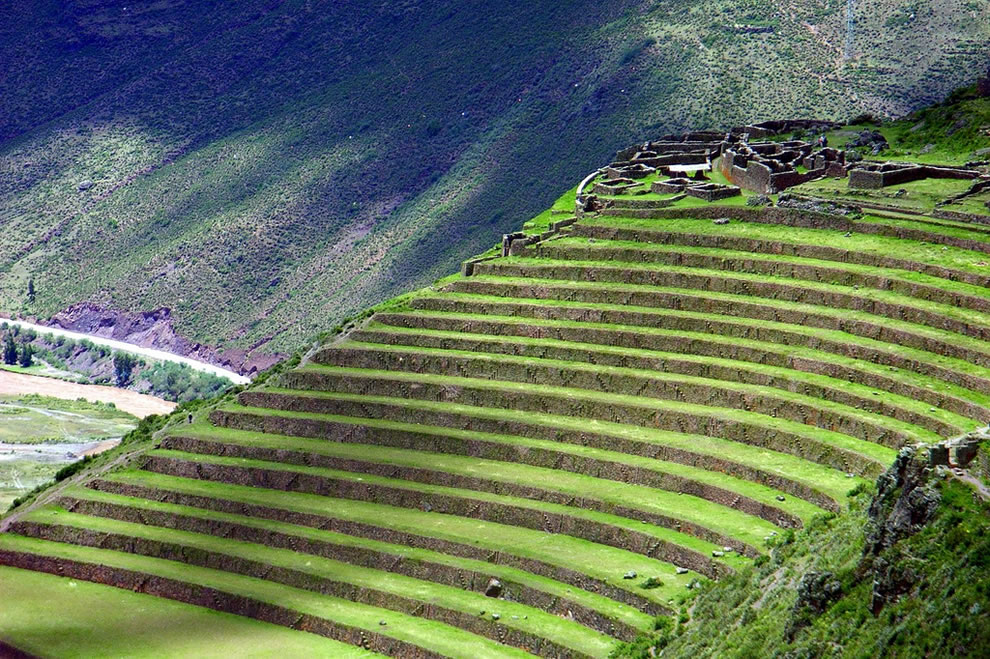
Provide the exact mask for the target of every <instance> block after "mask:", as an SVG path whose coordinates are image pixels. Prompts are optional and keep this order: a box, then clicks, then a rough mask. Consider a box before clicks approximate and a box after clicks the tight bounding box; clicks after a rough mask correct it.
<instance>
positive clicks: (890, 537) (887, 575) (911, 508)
mask: <svg viewBox="0 0 990 659" xmlns="http://www.w3.org/2000/svg"><path fill="white" fill-rule="evenodd" d="M932 473H933V472H932V469H931V468H930V467H929V466H928V453H927V451H924V450H918V449H915V448H911V447H906V448H904V449H902V450H901V451H900V453H899V454H898V455H897V459H896V460H895V461H894V464H893V465H892V466H891V467H890V469H888V470H887V471H886V472H884V473H883V474H882V475H881V476H880V478H879V479H877V490H878V491H877V495H876V497H875V498H874V499H873V503H872V504H871V505H870V509H869V526H868V527H867V536H866V546H865V547H864V550H863V552H864V557H863V566H866V567H867V569H866V577H867V578H869V577H872V580H873V594H872V600H871V604H870V608H871V609H872V611H873V613H874V614H877V613H879V612H880V611H881V610H882V609H883V607H884V606H885V605H886V604H888V603H889V602H893V601H894V600H896V599H897V598H898V597H900V596H901V595H904V594H905V593H907V592H909V591H910V590H911V588H912V587H913V586H914V585H915V584H916V583H917V582H918V580H919V579H920V578H921V575H920V574H918V573H917V571H916V570H915V569H914V568H913V567H912V566H911V564H910V563H909V562H905V561H898V560H892V559H891V557H890V556H887V555H886V553H885V552H886V550H888V549H890V548H891V547H893V546H894V545H895V544H896V543H897V542H899V541H901V540H903V539H905V538H907V537H909V536H911V535H914V534H915V533H917V532H919V531H920V530H921V529H922V528H923V527H924V526H925V524H927V523H928V522H930V521H931V520H932V519H933V518H934V516H935V513H936V512H937V511H938V507H939V502H940V501H941V495H940V494H939V492H938V490H937V489H935V487H933V486H932V483H931V482H930V476H931V474H932Z"/></svg>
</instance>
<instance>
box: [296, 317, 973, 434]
mask: <svg viewBox="0 0 990 659" xmlns="http://www.w3.org/2000/svg"><path fill="white" fill-rule="evenodd" d="M677 338H684V337H683V335H681V334H678V335H677ZM693 343H694V342H691V344H693ZM548 344H552V345H548ZM664 347H667V346H664ZM696 352H700V351H696ZM793 361H794V360H792V359H786V360H784V363H785V364H787V366H784V365H780V366H771V365H769V364H766V363H759V364H757V363H752V362H748V361H739V360H736V359H722V358H718V357H707V356H704V355H698V354H693V355H684V354H681V353H677V352H660V351H648V350H636V349H623V348H613V347H607V346H602V347H598V346H595V345H594V344H578V343H572V342H565V341H554V340H552V339H549V340H529V339H525V338H522V337H520V338H519V339H517V340H515V341H513V340H507V339H505V338H504V337H487V336H485V335H481V334H466V333H454V332H448V333H446V335H444V336H442V337H440V336H436V335H435V334H434V333H432V332H430V333H425V332H424V333H414V332H399V331H382V330H378V331H375V330H373V329H372V330H371V331H369V330H367V329H366V330H363V331H359V332H356V333H353V334H351V336H350V339H349V340H347V341H345V342H342V343H338V344H336V345H335V346H334V347H333V348H332V349H328V350H325V351H322V352H320V353H317V354H316V355H314V357H313V362H314V363H320V364H327V365H335V366H348V367H362V368H374V369H386V370H395V371H403V370H415V371H417V372H420V371H423V372H433V373H436V372H449V373H450V374H452V375H462V376H473V377H481V376H483V375H484V372H483V371H482V370H481V369H485V368H487V369H489V372H495V369H498V373H499V378H500V379H516V377H515V371H516V370H517V369H522V367H523V365H527V366H528V365H529V364H534V365H535V366H536V367H538V368H539V366H540V365H541V364H545V365H546V366H545V367H544V368H555V369H557V372H561V373H563V372H567V371H569V370H570V369H571V368H572V367H577V368H580V369H582V370H591V369H592V368H595V367H597V368H598V369H601V371H602V372H604V373H608V372H611V369H632V370H636V371H645V372H648V373H650V374H651V375H653V374H656V373H658V372H660V373H666V374H680V375H687V376H693V377H705V378H714V379H717V380H721V381H723V382H726V383H729V382H737V383H741V384H749V385H758V386H761V387H771V388H774V389H781V390H784V391H789V392H792V393H800V394H803V395H805V396H811V397H813V398H818V399H821V400H826V401H830V402H834V403H839V404H842V405H847V406H851V407H853V408H856V409H857V410H862V411H866V412H870V413H872V414H879V415H882V416H887V417H891V418H893V419H897V420H898V421H902V422H905V423H909V424H912V425H916V426H920V427H922V428H925V429H927V430H929V431H931V432H934V433H937V434H939V435H941V436H944V437H951V436H956V435H959V434H962V433H964V432H968V431H970V430H973V429H974V428H975V427H976V426H977V423H976V421H974V420H973V419H969V418H967V417H965V416H962V415H958V414H954V413H952V412H948V411H945V410H937V409H936V410H934V411H933V409H932V407H931V406H930V404H927V403H925V402H923V401H921V400H917V399H912V398H908V397H907V396H902V395H898V394H894V393H888V395H887V396H884V397H883V398H882V399H881V398H880V397H878V396H877V395H876V390H877V387H876V386H873V387H867V386H864V385H861V384H859V383H858V382H856V381H855V380H856V378H854V377H851V376H847V377H844V378H841V379H840V377H841V376H827V375H821V374H819V373H815V372H809V371H807V370H796V369H794V368H791V366H792V365H793ZM862 366H864V367H867V368H866V370H871V371H875V370H879V369H876V367H873V366H872V365H870V364H868V363H863V364H862ZM805 368H807V367H805ZM840 372H841V373H842V375H846V373H845V372H844V370H843V371H840ZM888 374H889V371H886V372H883V373H882V378H883V380H885V381H888V382H889V380H890V379H891V378H889V377H887V375H888ZM850 380H852V381H850ZM573 382H574V381H573V380H570V381H569V384H571V383H573ZM873 384H874V385H875V384H876V382H875V381H874V382H873ZM885 384H886V382H885ZM572 386H573V385H572ZM888 386H891V385H888ZM881 388H885V387H881ZM913 389H917V387H913ZM888 391H889V389H888ZM929 397H930V396H929ZM980 409H982V408H978V409H977V410H976V411H977V413H979V411H980ZM984 413H985V412H984Z"/></svg>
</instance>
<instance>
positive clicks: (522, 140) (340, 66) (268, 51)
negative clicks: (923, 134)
mask: <svg viewBox="0 0 990 659" xmlns="http://www.w3.org/2000/svg"><path fill="white" fill-rule="evenodd" d="M850 6H851V7H852V9H853V13H852V19H853V20H852V21H851V22H850V21H848V20H847V12H848V10H849V7H850ZM988 8H990V5H988V3H987V0H965V1H963V0H953V1H951V2H944V3H943V2H938V3H936V2H927V1H923V2H915V3H911V4H910V6H908V5H905V4H904V3H901V2H892V1H891V0H873V1H871V2H855V3H846V2H839V1H837V0H818V1H816V2H812V3H807V2H783V3H775V4H772V5H767V4H766V3H756V2H750V1H748V0H718V1H717V2H705V3H666V2H665V3H644V2H638V1H636V0H624V1H623V2H613V3H605V4H602V3H594V2H585V1H583V0H578V1H575V2H568V3H550V4H547V3H536V4H534V3H509V4H508V5H506V4H504V3H502V4H493V3H484V2H473V3H468V4H465V3H463V2H458V3H453V2H429V3H426V2H416V1H414V0H413V1H408V2H401V3H386V4H379V5H375V4H368V3H312V2H306V1H304V0H284V1H280V0H272V1H271V2H267V3H263V4H257V3H251V4H240V5H236V6H227V5H224V6H223V8H222V9H221V8H219V7H217V6H215V5H214V4H211V3H203V2H199V1H196V0H187V1H183V0H169V1H167V2H111V1H107V0H85V1H82V0H80V1H76V2H69V3H58V2H47V3H40V4H39V3H31V5H30V6H28V5H25V4H23V3H21V4H18V3H13V4H10V3H8V5H7V6H6V7H5V8H3V9H2V10H0V19H2V20H0V25H2V27H0V57H2V58H3V61H5V62H10V63H12V65H11V66H8V67H5V71H4V72H3V73H2V74H0V76H2V78H0V81H2V83H3V88H4V90H5V93H4V94H3V95H2V96H0V208H3V209H4V210H3V215H2V217H0V224H2V226H3V228H4V231H3V232H2V236H0V275H2V276H0V310H2V311H4V312H8V313H17V314H28V315H33V316H37V317H40V318H46V317H50V316H51V315H52V314H54V313H56V312H58V311H60V310H63V309H65V308H67V307H68V306H69V305H71V304H73V303H77V302H80V301H83V300H85V301H90V302H93V303H95V304H96V305H98V306H101V307H104V308H110V309H113V310H118V311H125V310H130V311H140V310H152V309H158V308H160V307H168V308H169V309H171V310H172V318H173V320H174V322H175V324H176V330H177V331H178V333H179V334H181V335H182V336H184V337H186V338H188V339H190V340H192V341H197V342H203V343H207V344H211V345H218V346H220V347H221V348H222V349H227V350H228V354H229V356H230V357H231V358H232V359H234V360H236V361H243V360H244V359H246V358H249V357H250V355H251V354H271V353H276V352H287V351H289V350H290V349H291V348H292V347H293V346H295V345H297V344H298V342H299V340H300V339H301V338H302V337H307V336H310V335H311V334H313V333H315V332H316V331H318V330H319V329H322V328H325V327H327V326H330V325H332V324H334V323H335V322H336V321H337V320H339V319H340V318H342V317H344V316H346V315H348V314H351V313H353V312H356V311H359V310H361V309H363V308H365V307H367V306H368V305H369V304H371V303H375V302H378V301H381V300H383V299H386V298H388V297H391V296H392V295H395V294H396V293H398V292H400V291H402V290H408V289H409V288H412V287H415V286H417V285H423V284H425V283H427V282H429V281H431V280H432V279H434V278H436V277H438V276H441V275H444V274H447V273H449V272H451V271H452V270H453V269H454V267H455V266H456V263H457V262H458V261H459V260H460V259H461V258H463V257H466V256H468V255H470V254H474V253H477V252H480V251H482V250H483V249H485V248H486V247H488V246H490V245H491V244H492V243H493V242H495V241H496V240H497V239H498V236H499V235H500V234H501V233H503V232H505V231H509V230H512V229H514V228H515V227H517V226H518V225H519V224H520V223H521V222H522V220H524V219H525V218H528V217H531V216H532V215H533V214H535V213H536V212H537V211H538V210H539V209H541V208H545V207H546V206H547V205H548V204H550V203H551V202H552V201H553V200H554V199H555V198H556V197H557V196H558V195H559V194H560V193H561V192H562V191H563V189H564V188H565V187H567V186H568V185H569V183H566V182H572V181H574V180H577V179H578V178H579V177H580V176H581V175H582V174H583V173H584V170H586V169H587V168H588V164H589V163H599V162H604V161H605V160H607V159H608V157H610V155H611V154H612V153H614V151H615V150H616V149H617V148H620V147H622V146H625V145H626V144H627V143H629V142H632V141H634V140H636V139H641V138H642V137H644V136H647V135H651V134H659V133H662V132H666V131H669V130H674V129H679V128H685V127H702V126H719V125H726V124H733V123H739V122H742V121H744V120H753V119H763V118H772V117H780V116H787V115H801V116H812V115H814V116H821V117H831V118H834V117H842V116H850V115H853V114H856V113H858V112H860V111H864V110H866V111H872V112H876V113H893V114H900V113H903V112H906V111H908V110H910V109H913V108H915V107H918V106H919V105H922V104H924V103H926V102H928V101H930V100H932V99H935V98H940V97H941V96H943V95H944V94H945V93H947V92H948V91H949V90H951V89H953V88H955V87H956V86H958V85H959V84H961V83H962V82H965V81H967V80H970V79H972V78H973V77H975V75H976V74H977V73H978V72H979V71H980V70H983V69H985V67H986V64H987V62H986V60H985V54H981V53H985V49H984V46H985V43H986V41H987V38H988V30H990V20H988V19H987V16H990V11H988ZM850 26H851V28H850ZM558 182H559V183H558ZM32 277H33V278H34V281H35V286H36V296H35V298H34V301H33V302H31V301H29V300H28V296H27V286H28V281H29V279H30V278H32Z"/></svg>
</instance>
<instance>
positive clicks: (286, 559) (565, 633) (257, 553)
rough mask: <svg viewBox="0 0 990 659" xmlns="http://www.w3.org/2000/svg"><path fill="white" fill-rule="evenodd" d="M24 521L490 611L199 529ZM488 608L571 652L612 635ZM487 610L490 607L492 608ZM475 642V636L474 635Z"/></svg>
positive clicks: (395, 579) (405, 580)
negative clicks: (166, 545) (170, 546)
mask: <svg viewBox="0 0 990 659" xmlns="http://www.w3.org/2000/svg"><path fill="white" fill-rule="evenodd" d="M24 519H25V521H29V522H36V523H40V524H46V525H61V526H69V527H72V528H76V529H80V530H83V529H88V530H91V531H96V532H97V533H113V534H120V535H125V536H128V537H133V538H141V539H147V540H151V541H153V542H162V543H175V544H178V545H181V546H183V547H186V548H188V551H191V552H196V551H200V552H206V553H208V554H209V555H211V556H230V557H234V558H242V559H247V560H251V561H257V562H260V563H264V564H266V565H271V566H274V567H281V568H288V569H290V570H295V571H298V572H302V573H305V574H307V575H312V576H313V577H315V578H317V579H327V580H329V581H334V582H341V583H346V584H350V585H353V586H356V587H359V588H367V589H370V590H374V591H380V592H386V593H390V594H394V595H397V596H399V597H404V598H408V599H412V600H416V601H419V602H422V603H424V604H425V603H433V604H436V605H439V606H442V607H444V608H447V609H451V610H454V611H458V612H460V613H465V614H468V615H472V616H476V615H478V611H481V610H485V609H490V608H491V607H492V606H493V602H492V600H491V599H490V598H487V597H485V595H484V594H483V593H476V592H470V591H464V590H462V589H460V588H457V587H453V586H444V585H441V584H435V583H432V582H428V581H421V580H419V579H413V578H411V577H406V576H403V575H399V574H393V573H390V572H386V571H383V570H374V569H370V568H364V567H360V566H355V565H351V564H348V563H342V562H340V561H335V560H331V559H327V558H322V557H319V556H308V557H307V558H306V561H305V563H301V562H300V560H299V556H298V554H297V553H296V552H294V551H292V550H288V549H275V548H270V547H265V546H263V545H259V544H255V543H249V542H244V541H239V540H232V539H229V538H217V537H214V536H211V535H205V534H201V533H190V532H187V531H179V530H175V529H164V528H159V527H153V526H147V525H144V524H134V523H129V522H120V521H117V520H111V519H106V518H101V517H91V516H87V515H76V514H74V513H69V512H64V511H60V510H57V509H51V508H48V509H44V510H39V511H32V512H31V513H30V514H29V515H28V516H27V517H25V518H24ZM494 606H495V607H497V611H498V613H499V614H500V616H501V617H502V618H504V621H502V622H501V624H503V625H505V626H506V627H509V628H515V629H518V630H521V631H524V632H528V633H530V634H534V635H537V636H542V637H546V638H551V639H556V640H557V642H558V643H560V644H561V645H564V646H565V647H568V648H570V649H572V650H574V651H577V652H582V653H585V654H589V655H592V656H596V655H602V654H605V653H607V651H608V650H609V649H610V648H611V646H613V645H614V644H615V641H614V639H611V638H609V637H607V636H605V635H603V634H600V633H598V632H595V631H593V630H591V629H589V628H587V627H584V626H582V625H578V624H576V623H574V622H571V621H567V620H565V619H563V618H560V617H558V616H555V615H552V614H548V613H545V612H543V611H541V610H540V609H536V608H533V607H529V606H524V605H521V604H518V603H515V602H509V601H499V602H498V603H497V604H494ZM492 610H493V611H495V609H492ZM479 640H481V637H480V636H479Z"/></svg>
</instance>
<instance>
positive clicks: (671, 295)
mask: <svg viewBox="0 0 990 659" xmlns="http://www.w3.org/2000/svg"><path fill="white" fill-rule="evenodd" d="M450 290H453V291H457V292H463V293H476V294H481V295H492V296H500V297H506V298H535V299H542V300H568V301H571V302H584V303H593V304H608V305H620V306H638V307H652V308H655V309H658V310H659V309H676V310H679V311H689V312H693V313H704V314H711V322H713V323H717V322H720V321H722V319H720V318H717V317H716V316H729V317H732V316H744V317H746V318H752V319H754V320H760V321H765V322H774V323H787V324H791V325H800V326H803V327H814V328H820V329H825V330H835V331H840V332H846V333H848V334H853V335H856V336H860V337H864V338H868V339H873V340H876V341H880V342H882V343H890V344H894V345H901V346H905V347H910V348H916V349H918V350H923V351H926V352H931V353H934V354H939V355H943V356H946V357H953V358H957V359H963V360H967V361H970V362H972V363H975V364H978V365H980V366H985V367H990V348H988V350H987V351H983V350H976V349H974V348H971V347H969V346H962V345H959V344H957V343H955V342H954V341H951V340H949V339H948V338H946V339H943V338H935V337H932V336H928V335H926V334H922V333H915V332H913V331H910V330H905V329H901V328H898V327H893V326H890V325H887V324H884V323H883V319H882V318H878V319H877V321H876V322H874V321H866V320H861V319H858V318H849V319H846V318H843V317H842V316H839V315H836V314H826V313H815V312H813V311H804V310H803V309H800V308H798V309H793V308H791V309H788V308H784V307H778V306H776V305H774V304H772V302H771V301H770V300H765V301H764V300H761V299H760V298H753V301H752V302H750V301H743V300H721V299H717V298H711V297H707V296H705V295H704V293H703V292H701V291H698V292H688V293H680V292H667V291H648V290H640V291H616V290H609V289H605V288H579V287H569V286H567V285H566V282H561V284H560V285H557V284H543V283H533V284H515V283H503V282H495V281H478V280H471V279H466V280H461V281H456V282H454V283H453V284H451V286H450ZM654 318H655V319H656V320H660V321H662V322H663V325H662V327H664V328H666V329H683V328H684V327H683V325H681V324H680V323H681V322H683V321H682V320H681V319H677V318H676V317H674V316H673V314H667V315H662V314H658V315H656V316H655V317H654ZM634 324H641V323H634ZM759 329H760V330H762V329H763V328H759ZM772 329H776V328H772ZM698 331H705V330H698ZM749 338H752V337H749ZM802 340H803V341H809V340H812V339H811V338H810V337H805V338H804V339H802ZM771 342H772V343H776V341H771ZM856 350H860V351H862V350H868V348H863V347H861V346H856ZM830 352H834V351H833V350H830ZM843 354H846V353H843ZM920 372H923V373H926V374H930V373H929V372H927V371H920ZM960 377H963V376H961V375H960ZM967 377H968V376H967ZM951 381H952V382H954V383H956V384H961V380H951ZM971 381H975V380H971ZM963 386H966V387H967V388H970V389H972V388H973V387H972V386H971V385H963Z"/></svg>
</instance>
